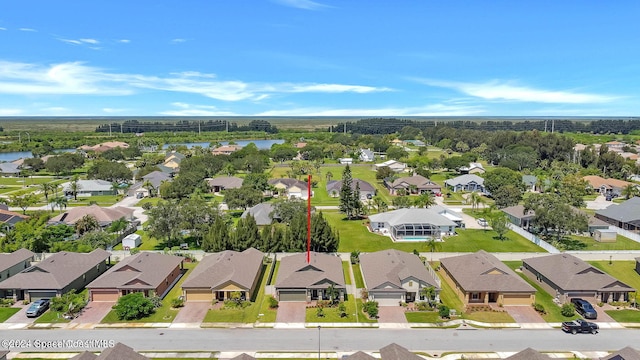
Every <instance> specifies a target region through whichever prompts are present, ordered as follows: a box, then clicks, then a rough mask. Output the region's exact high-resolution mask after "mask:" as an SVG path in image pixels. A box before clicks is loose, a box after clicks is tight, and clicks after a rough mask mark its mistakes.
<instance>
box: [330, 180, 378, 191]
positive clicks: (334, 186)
mask: <svg viewBox="0 0 640 360" xmlns="http://www.w3.org/2000/svg"><path fill="white" fill-rule="evenodd" d="M356 186H359V187H360V191H367V192H368V191H376V189H375V188H374V187H373V185H371V184H369V183H368V182H366V181H364V180H360V179H353V181H352V182H351V190H354V191H355V189H356ZM340 189H342V180H332V181H329V182H328V183H327V192H329V193H330V192H331V191H340Z"/></svg>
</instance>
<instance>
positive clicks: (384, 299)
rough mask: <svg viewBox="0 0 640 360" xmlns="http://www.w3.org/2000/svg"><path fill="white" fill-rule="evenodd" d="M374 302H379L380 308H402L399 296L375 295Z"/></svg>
mask: <svg viewBox="0 0 640 360" xmlns="http://www.w3.org/2000/svg"><path fill="white" fill-rule="evenodd" d="M373 298H374V301H376V302H378V306H400V299H401V298H402V296H401V295H399V294H373Z"/></svg>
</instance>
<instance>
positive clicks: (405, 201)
mask: <svg viewBox="0 0 640 360" xmlns="http://www.w3.org/2000/svg"><path fill="white" fill-rule="evenodd" d="M391 204H392V205H393V206H394V207H395V208H396V209H403V208H408V207H409V206H410V205H411V199H409V198H408V197H406V196H396V197H394V198H393V200H391Z"/></svg>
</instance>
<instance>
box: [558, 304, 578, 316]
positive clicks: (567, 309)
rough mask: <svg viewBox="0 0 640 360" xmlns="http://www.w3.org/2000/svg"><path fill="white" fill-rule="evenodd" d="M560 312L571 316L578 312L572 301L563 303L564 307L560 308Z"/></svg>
mask: <svg viewBox="0 0 640 360" xmlns="http://www.w3.org/2000/svg"><path fill="white" fill-rule="evenodd" d="M560 313H561V314H562V316H565V317H571V316H573V315H575V314H576V308H575V306H573V304H572V303H566V304H564V305H562V309H560Z"/></svg>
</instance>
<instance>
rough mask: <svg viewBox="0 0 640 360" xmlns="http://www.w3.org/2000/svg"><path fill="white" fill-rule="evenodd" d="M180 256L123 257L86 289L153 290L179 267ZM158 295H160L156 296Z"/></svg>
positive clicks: (148, 253)
mask: <svg viewBox="0 0 640 360" xmlns="http://www.w3.org/2000/svg"><path fill="white" fill-rule="evenodd" d="M183 260H184V258H183V257H182V256H173V255H165V254H159V253H154V252H141V253H138V254H136V255H133V256H128V257H125V258H124V259H123V260H122V261H120V262H119V263H117V264H116V265H115V266H113V267H112V268H111V269H109V270H108V271H107V272H105V273H104V274H102V275H100V276H99V277H98V278H97V279H95V280H93V281H92V282H91V283H89V285H87V288H88V289H139V290H145V289H155V288H157V287H158V286H160V284H162V282H163V281H164V280H165V279H166V278H167V277H168V276H169V274H171V272H172V271H173V270H175V268H176V267H178V266H180V264H181V263H182V261H183ZM158 295H160V294H158Z"/></svg>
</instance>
